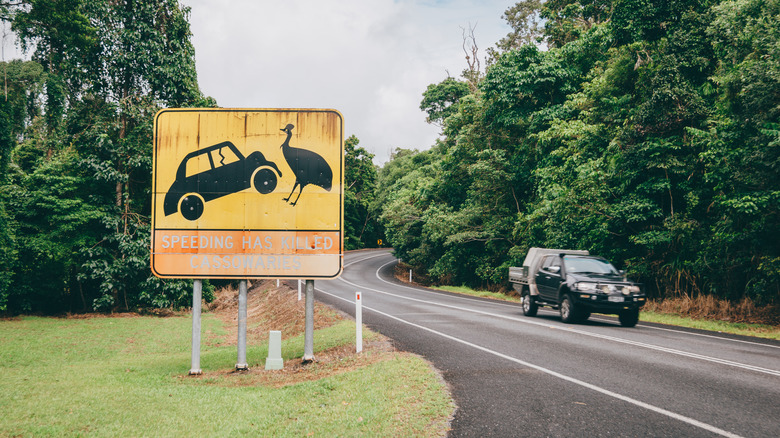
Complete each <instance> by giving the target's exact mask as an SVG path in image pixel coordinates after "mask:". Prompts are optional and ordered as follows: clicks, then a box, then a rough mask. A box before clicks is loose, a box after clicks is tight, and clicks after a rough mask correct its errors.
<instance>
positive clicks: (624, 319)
mask: <svg viewBox="0 0 780 438" xmlns="http://www.w3.org/2000/svg"><path fill="white" fill-rule="evenodd" d="M618 319H619V320H620V325H622V326H623V327H633V326H635V325H636V323H638V322H639V309H638V308H637V309H629V310H623V311H621V312H620V314H618Z"/></svg>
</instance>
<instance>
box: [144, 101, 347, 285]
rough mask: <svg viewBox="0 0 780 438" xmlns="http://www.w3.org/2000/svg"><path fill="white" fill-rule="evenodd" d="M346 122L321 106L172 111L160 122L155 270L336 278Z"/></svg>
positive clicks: (177, 274)
mask: <svg viewBox="0 0 780 438" xmlns="http://www.w3.org/2000/svg"><path fill="white" fill-rule="evenodd" d="M343 138H344V134H343V119H342V116H341V114H340V113H339V112H338V111H335V110H320V109H166V110H162V111H160V112H159V113H157V115H156V116H155V120H154V154H153V156H154V164H153V175H152V188H153V190H152V192H153V193H152V256H151V267H152V272H153V273H154V274H155V275H157V276H158V277H163V278H287V277H289V278H311V279H315V278H335V277H337V276H338V275H340V273H341V270H342V267H343V261H342V260H343V257H342V256H343V234H344V233H343V223H344V206H343V205H344V187H343V175H344V141H343Z"/></svg>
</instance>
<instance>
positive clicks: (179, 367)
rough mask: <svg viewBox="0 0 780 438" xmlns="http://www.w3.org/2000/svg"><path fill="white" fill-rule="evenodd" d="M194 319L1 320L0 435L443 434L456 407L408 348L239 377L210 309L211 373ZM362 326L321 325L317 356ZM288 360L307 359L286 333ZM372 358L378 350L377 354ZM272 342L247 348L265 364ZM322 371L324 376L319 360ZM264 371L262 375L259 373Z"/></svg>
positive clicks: (254, 360) (206, 326) (206, 322)
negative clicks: (292, 376)
mask: <svg viewBox="0 0 780 438" xmlns="http://www.w3.org/2000/svg"><path fill="white" fill-rule="evenodd" d="M190 330H191V320H190V319H189V318H185V317H171V318H156V317H136V318H91V319H81V320H79V319H52V318H33V317H27V318H23V319H21V320H11V321H7V320H6V321H0V339H2V342H0V393H1V394H2V395H3V396H2V397H0V412H2V413H3V415H2V417H0V436H30V437H32V436H35V437H41V436H43V437H45V436H112V437H113V436H133V437H136V436H155V437H164V436H177V437H178V436H233V435H250V436H291V437H292V436H296V437H298V436H307V435H309V434H312V435H313V436H441V435H443V434H444V433H445V431H446V426H447V418H448V417H449V415H450V414H451V412H452V410H453V406H452V403H451V401H450V399H449V395H448V393H447V391H446V388H445V387H444V384H443V383H442V382H441V381H440V380H439V378H438V377H436V375H435V374H434V373H433V371H432V370H431V368H430V367H429V366H428V365H427V364H426V363H425V362H424V361H423V360H421V359H419V358H417V357H415V356H411V355H407V354H400V353H396V354H392V355H388V357H389V359H386V360H381V361H378V362H376V363H373V364H369V365H365V366H356V367H352V368H350V369H349V370H348V372H343V373H340V374H334V375H330V376H329V377H323V378H316V376H315V379H314V380H310V381H306V382H300V383H294V384H290V385H287V386H284V387H280V388H274V387H271V386H258V385H254V384H252V380H251V379H250V378H249V377H248V376H242V375H238V374H231V373H229V370H232V369H233V368H234V366H235V362H236V349H235V347H234V346H233V347H220V346H217V345H216V342H215V340H214V339H213V337H212V335H213V334H217V335H218V334H221V333H224V328H223V327H222V326H221V322H219V320H218V319H217V318H216V317H213V316H210V315H208V314H205V315H204V317H203V330H204V336H203V340H204V341H203V345H202V347H201V367H202V368H203V370H204V373H205V374H204V376H202V377H197V378H196V377H189V376H186V374H187V372H188V371H189V366H190V333H191V332H190ZM354 336H355V332H354V323H350V322H344V323H340V324H337V325H335V326H333V327H330V328H327V329H322V330H317V331H316V332H315V342H314V346H315V357H316V355H317V352H320V351H323V350H325V349H327V348H331V347H335V346H339V345H346V344H350V343H353V342H354ZM282 352H283V356H284V358H285V359H286V360H294V359H297V358H300V357H301V356H302V355H303V339H302V338H301V337H297V338H292V339H288V340H284V342H283V346H282ZM369 354H370V353H369ZM266 356H267V345H257V346H251V345H250V346H248V350H247V359H248V361H249V363H250V365H254V366H259V367H260V369H262V365H261V364H262V363H263V361H264V358H265V357H266ZM318 365H319V364H316V365H315V368H314V370H313V372H314V373H315V374H316V366H318ZM261 372H264V371H261Z"/></svg>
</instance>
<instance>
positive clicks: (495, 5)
mask: <svg viewBox="0 0 780 438" xmlns="http://www.w3.org/2000/svg"><path fill="white" fill-rule="evenodd" d="M184 4H185V5H187V6H190V7H191V8H192V12H191V16H190V22H191V26H192V31H193V39H192V40H193V44H194V45H195V50H196V62H197V68H198V79H199V82H200V86H201V89H202V90H203V92H204V93H205V94H206V95H209V96H212V97H214V98H215V99H217V102H218V104H219V105H220V106H223V107H241V108H334V109H337V110H339V111H340V112H341V113H342V114H343V115H344V119H345V133H346V135H351V134H354V135H356V136H357V137H358V138H359V139H360V145H361V146H363V147H365V148H366V149H368V150H369V151H370V152H372V153H374V154H375V155H376V159H375V161H377V162H379V163H381V162H384V161H386V160H387V159H388V158H389V153H390V152H389V151H390V150H391V149H392V148H395V147H404V148H418V149H427V148H428V147H430V146H432V145H433V144H434V142H435V139H436V138H437V136H438V132H439V129H438V128H437V127H435V126H432V125H428V124H427V123H425V114H424V113H423V112H422V111H420V110H419V104H420V100H421V99H422V92H423V91H425V88H426V87H427V86H428V84H431V83H435V82H439V81H441V80H443V79H444V78H446V77H447V73H448V72H449V74H450V75H452V76H459V74H460V72H461V71H462V70H463V69H464V68H465V67H466V64H465V60H464V53H463V49H462V47H461V45H462V29H461V28H468V27H469V25H471V26H474V25H476V26H477V27H476V31H475V34H476V37H477V43H478V44H479V46H480V49H481V53H482V54H483V56H484V54H485V53H486V52H485V50H486V49H487V48H488V47H491V46H493V45H494V44H495V42H496V41H498V39H499V38H501V37H503V36H504V35H506V34H507V33H508V31H509V29H508V27H507V26H506V25H505V23H504V21H503V20H502V19H501V15H502V14H503V12H504V10H505V9H506V8H507V7H508V6H509V5H510V4H511V2H504V1H500V2H499V1H496V0H491V1H477V0H473V1H471V0H451V1H446V0H442V1H430V0H429V1H423V0H417V1H414V0H397V1H392V0H342V1H338V2H335V1H323V0H285V1H271V0H259V1H258V0H232V1H225V2H223V1H216V0H184Z"/></svg>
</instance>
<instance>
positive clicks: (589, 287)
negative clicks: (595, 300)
mask: <svg viewBox="0 0 780 438" xmlns="http://www.w3.org/2000/svg"><path fill="white" fill-rule="evenodd" d="M597 286H598V284H596V283H588V282H580V283H577V284H576V285H575V287H576V288H577V290H581V291H596V292H597V291H598V288H597Z"/></svg>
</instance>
